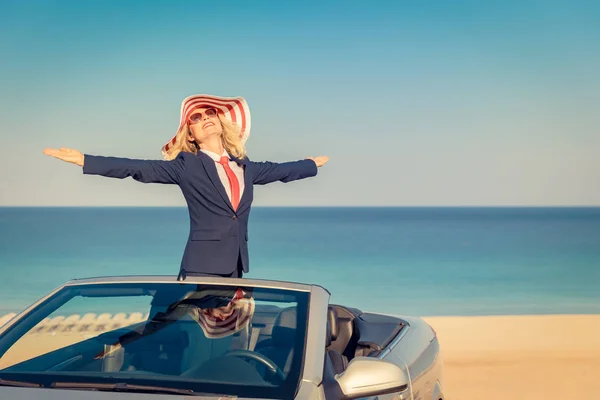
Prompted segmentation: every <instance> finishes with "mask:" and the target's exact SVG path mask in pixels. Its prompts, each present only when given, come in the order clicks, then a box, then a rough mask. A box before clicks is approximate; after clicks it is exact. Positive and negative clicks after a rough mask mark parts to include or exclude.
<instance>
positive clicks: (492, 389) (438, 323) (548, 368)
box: [0, 314, 600, 400]
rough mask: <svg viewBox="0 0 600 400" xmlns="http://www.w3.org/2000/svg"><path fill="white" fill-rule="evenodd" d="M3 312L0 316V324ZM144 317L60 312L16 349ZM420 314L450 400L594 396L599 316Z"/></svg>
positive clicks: (63, 341)
mask: <svg viewBox="0 0 600 400" xmlns="http://www.w3.org/2000/svg"><path fill="white" fill-rule="evenodd" d="M8 317H9V316H5V317H0V325H1V324H2V323H3V322H5V321H6V320H7V319H8ZM145 317H146V316H142V315H141V314H138V315H134V314H132V315H130V316H126V315H125V314H120V315H119V314H117V315H114V316H112V315H109V314H101V315H98V316H95V314H90V315H87V316H84V317H82V318H81V319H79V318H73V317H71V318H68V319H67V318H65V319H61V318H62V317H59V318H58V319H55V320H47V321H45V322H44V324H43V326H41V327H38V328H37V329H36V328H34V332H32V333H30V334H29V335H28V337H26V338H24V339H23V341H22V343H21V345H20V346H19V348H20V349H27V351H28V352H32V351H33V352H38V354H39V352H44V351H48V350H52V348H58V347H62V346H64V345H67V344H68V343H73V342H77V341H80V340H84V339H86V338H89V337H92V336H95V335H97V334H99V333H100V332H103V331H105V330H107V329H111V328H115V327H117V326H121V325H123V324H127V323H131V322H134V321H140V320H142V319H145ZM425 320H426V321H427V322H428V323H430V324H431V325H432V326H433V328H434V329H435V330H436V332H437V335H438V338H439V341H440V345H441V348H442V357H443V360H444V371H445V390H446V395H447V399H449V400H479V399H481V400H484V399H485V400H495V399H503V400H504V399H507V398H510V399H523V400H538V399H539V400H542V399H543V400H547V399H568V400H571V399H573V400H576V399H600V391H598V389H597V385H598V382H600V335H599V334H598V330H599V329H600V315H545V316H490V317H425ZM48 334H50V335H52V337H53V339H52V340H51V341H48V342H52V345H51V347H52V348H46V347H48V346H43V341H40V340H39V339H40V337H43V336H45V335H46V337H47V335H48ZM48 342H47V343H46V344H47V345H48V344H49V343H48ZM42 347H43V348H42ZM17 353H19V354H17ZM25 356H26V355H25V354H23V353H21V351H9V352H8V353H7V354H6V355H5V356H4V357H3V358H2V359H1V360H0V368H1V367H2V366H7V365H10V364H12V363H14V362H18V361H19V360H22V359H23V357H25ZM26 358H28V357H26Z"/></svg>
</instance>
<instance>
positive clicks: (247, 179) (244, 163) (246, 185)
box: [229, 155, 252, 211]
mask: <svg viewBox="0 0 600 400" xmlns="http://www.w3.org/2000/svg"><path fill="white" fill-rule="evenodd" d="M229 157H230V158H231V159H232V160H233V161H235V162H236V163H238V164H239V165H241V166H242V168H243V169H244V193H242V198H241V199H240V204H239V205H238V211H240V210H242V209H245V208H246V203H247V202H248V197H247V196H246V194H247V193H249V192H250V190H249V188H251V187H252V177H251V176H250V174H249V173H248V168H247V164H248V159H247V158H246V159H241V158H237V157H234V156H231V155H230V156H229Z"/></svg>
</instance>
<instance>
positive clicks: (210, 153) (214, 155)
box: [200, 149, 231, 162]
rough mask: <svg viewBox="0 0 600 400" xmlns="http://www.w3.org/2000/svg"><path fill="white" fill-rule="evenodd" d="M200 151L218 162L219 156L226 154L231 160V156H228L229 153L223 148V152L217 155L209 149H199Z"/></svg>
mask: <svg viewBox="0 0 600 400" xmlns="http://www.w3.org/2000/svg"><path fill="white" fill-rule="evenodd" d="M200 151H201V152H203V153H204V154H206V155H207V156H209V157H210V158H212V159H213V160H214V161H215V162H219V161H220V160H221V157H223V156H226V157H227V158H229V159H230V160H231V157H229V154H228V153H227V150H225V149H223V154H221V155H218V154H217V153H214V152H212V151H210V150H203V149H201V150H200Z"/></svg>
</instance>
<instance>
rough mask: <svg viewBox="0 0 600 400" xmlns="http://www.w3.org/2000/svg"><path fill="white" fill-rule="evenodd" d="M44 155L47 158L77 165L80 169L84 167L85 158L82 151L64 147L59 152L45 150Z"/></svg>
mask: <svg viewBox="0 0 600 400" xmlns="http://www.w3.org/2000/svg"><path fill="white" fill-rule="evenodd" d="M44 154H45V155H47V156H51V157H54V158H58V159H59V160H63V161H66V162H70V163H73V164H77V165H79V166H80V167H83V159H84V158H85V157H84V155H83V154H82V153H81V152H80V151H78V150H75V149H66V148H64V147H61V148H60V149H58V150H57V149H44Z"/></svg>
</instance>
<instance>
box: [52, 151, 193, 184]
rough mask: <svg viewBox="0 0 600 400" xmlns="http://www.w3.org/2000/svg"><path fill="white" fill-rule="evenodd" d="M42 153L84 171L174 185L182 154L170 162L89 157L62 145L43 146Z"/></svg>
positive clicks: (181, 165)
mask: <svg viewBox="0 0 600 400" xmlns="http://www.w3.org/2000/svg"><path fill="white" fill-rule="evenodd" d="M44 154H46V155H49V156H52V157H55V158H58V159H59V160H63V161H66V162H70V163H73V164H76V165H79V166H81V167H83V173H84V174H89V175H101V176H106V177H109V178H119V179H123V178H127V177H129V176H130V177H132V178H133V179H135V180H136V181H139V182H144V183H171V184H178V183H179V182H181V180H182V177H183V170H184V159H183V155H182V154H180V155H179V156H177V158H175V159H174V160H171V161H160V160H134V159H129V158H118V157H102V156H92V155H89V154H85V155H84V154H82V153H81V152H79V151H77V150H73V149H65V148H61V149H58V150H56V149H45V150H44Z"/></svg>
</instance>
